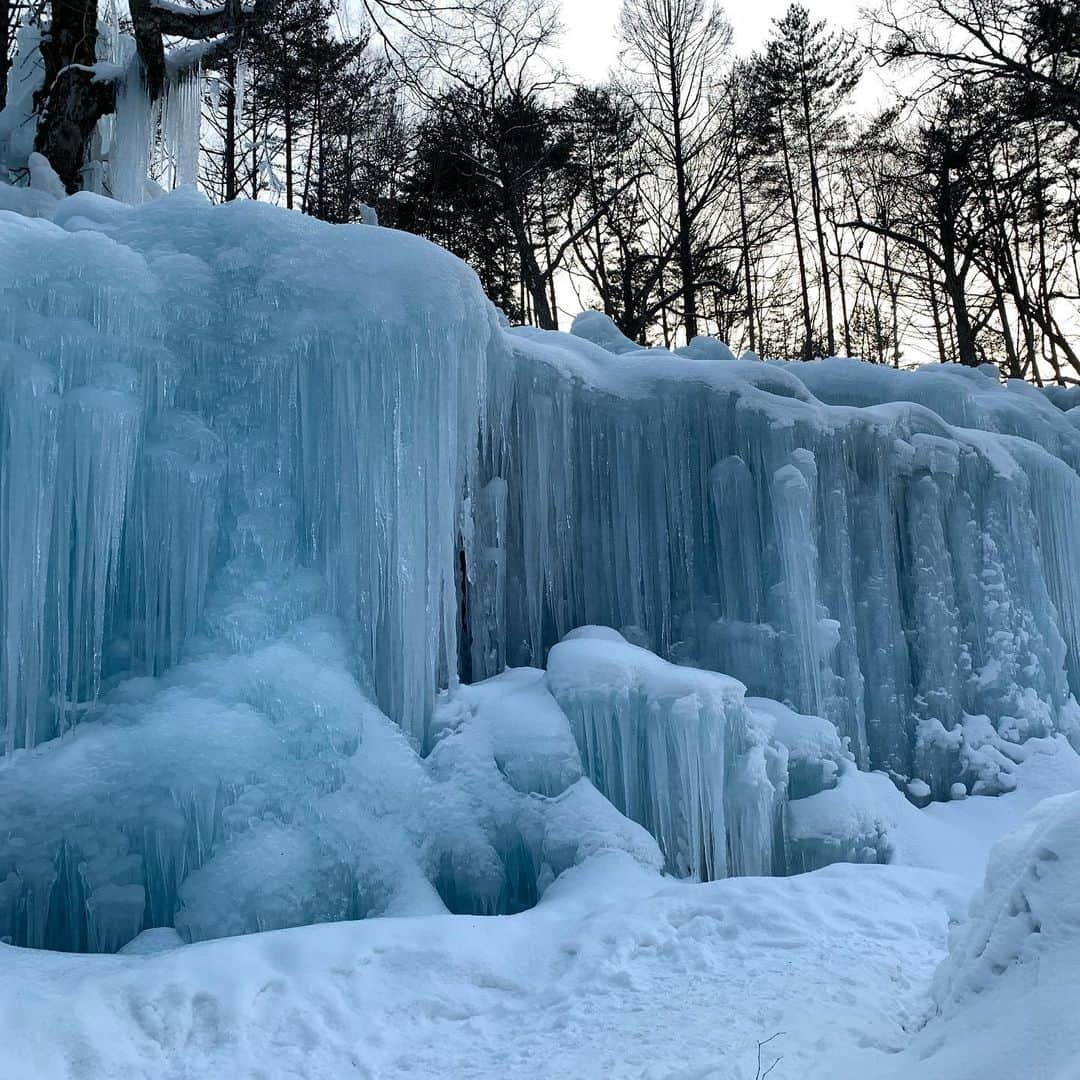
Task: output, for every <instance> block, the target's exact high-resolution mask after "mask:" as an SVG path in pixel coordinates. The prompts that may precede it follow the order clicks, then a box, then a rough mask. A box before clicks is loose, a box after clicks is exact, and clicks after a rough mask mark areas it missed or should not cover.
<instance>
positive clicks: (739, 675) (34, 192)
mask: <svg viewBox="0 0 1080 1080" xmlns="http://www.w3.org/2000/svg"><path fill="white" fill-rule="evenodd" d="M188 90H190V88H188ZM188 90H185V91H184V93H188ZM170 107H171V106H168V105H167V106H166V108H170ZM176 130H177V132H178V134H177V136H176V138H177V139H179V140H180V142H183V130H184V129H183V124H182V123H181V122H180V121H179V120H176ZM182 167H183V163H182V161H181V160H179V159H178V160H177V168H178V169H180V168H182ZM39 173H40V176H39V178H38V180H37V181H35V182H34V184H33V186H32V187H31V189H29V190H19V191H15V190H14V189H11V188H6V187H4V188H0V206H3V207H6V208H8V209H5V210H0V267H3V268H4V269H3V270H0V617H2V618H3V626H4V631H3V635H2V638H0V746H2V750H3V755H2V757H0V823H2V824H0V937H9V938H11V939H12V940H15V941H17V942H24V943H29V944H35V945H46V946H50V947H59V948H77V949H95V950H114V949H117V948H119V947H121V946H123V945H124V944H125V943H126V942H127V941H129V940H131V939H133V938H135V937H136V935H138V934H139V933H140V932H141V931H144V930H145V929H147V928H154V927H164V926H175V927H176V928H177V929H178V930H179V931H180V933H181V934H182V935H183V936H184V938H185V939H194V938H204V937H212V936H219V935H222V934H230V933H237V932H241V931H244V930H253V929H259V928H268V927H276V926H284V925H291V924H295V923H303V922H313V921H321V920H328V919H338V918H347V917H357V916H364V915H370V914H380V913H389V912H406V911H407V912H430V911H436V910H446V909H447V908H449V909H450V910H454V911H463V912H473V913H486V912H504V911H517V910H521V909H522V908H524V907H528V906H529V905H531V904H533V903H535V902H536V900H537V898H538V897H539V896H540V895H541V894H542V893H543V892H544V890H545V889H546V888H547V886H548V885H549V884H550V883H551V882H552V881H553V880H554V879H555V878H556V877H557V876H558V875H559V874H560V873H562V872H563V871H564V870H566V869H567V868H569V867H570V866H572V865H575V864H576V863H577V862H580V861H582V860H585V859H588V858H590V857H591V856H592V855H594V854H597V853H599V852H602V851H610V850H613V849H614V850H619V851H622V852H626V853H629V854H630V855H631V856H632V857H633V858H634V859H636V860H637V861H638V862H639V863H641V864H643V865H644V866H646V867H648V868H651V869H652V870H659V869H660V868H661V867H666V869H667V870H668V871H669V872H673V873H678V874H682V875H689V876H696V877H701V878H708V877H715V876H722V875H725V874H730V873H763V872H765V873H767V872H778V873H785V872H790V871H792V870H798V869H804V868H809V867H812V866H817V865H821V864H823V863H824V862H827V861H830V860H831V859H836V858H846V859H855V860H866V859H871V860H875V861H883V860H885V859H887V858H888V857H889V842H888V835H887V823H884V824H883V823H882V822H881V821H880V820H878V818H876V817H875V816H874V815H873V813H869V812H867V810H866V807H867V805H868V803H869V802H872V801H873V800H872V798H871V797H870V795H869V794H868V790H869V788H868V785H869V786H870V787H872V786H873V785H874V784H878V783H881V784H886V785H891V784H893V783H895V784H899V785H902V786H904V787H905V789H906V790H907V791H908V792H909V793H910V794H911V795H912V797H913V798H922V797H924V796H928V795H931V794H932V795H933V796H934V797H937V798H947V797H950V796H951V795H954V794H955V793H956V791H955V789H956V786H957V785H960V786H961V788H962V790H963V791H964V792H967V791H969V790H971V791H975V792H994V791H1000V790H1003V789H1006V788H1007V787H1008V786H1009V785H1010V783H1011V779H1010V773H1011V772H1012V770H1013V768H1014V764H1015V762H1016V761H1017V760H1019V759H1020V757H1021V756H1022V752H1021V750H1020V749H1019V746H1020V744H1021V743H1023V742H1024V741H1025V740H1027V739H1029V738H1031V737H1033V736H1043V735H1046V734H1049V733H1051V732H1065V733H1075V730H1076V720H1075V716H1076V713H1077V706H1076V702H1075V698H1074V694H1075V692H1076V690H1077V687H1078V685H1080V594H1078V592H1077V586H1076V584H1075V575H1072V574H1071V573H1070V563H1071V557H1070V556H1071V543H1072V539H1073V537H1074V536H1076V535H1080V498H1078V496H1080V490H1078V486H1077V485H1078V484H1080V477H1078V476H1077V473H1076V471H1075V470H1076V467H1077V466H1078V464H1080V431H1078V430H1077V428H1076V426H1075V425H1074V423H1073V422H1072V418H1071V417H1070V416H1069V414H1068V413H1066V412H1064V411H1062V410H1061V409H1059V408H1058V407H1057V406H1056V405H1055V404H1053V403H1052V402H1051V401H1050V400H1048V399H1047V398H1046V397H1044V396H1043V395H1041V394H1039V393H1038V392H1037V391H1035V390H1032V389H1029V388H1026V387H1022V386H1019V385H1014V384H1010V385H1008V386H1007V387H999V386H997V385H996V383H995V381H994V380H993V379H992V378H991V377H990V376H989V375H988V374H987V373H985V372H967V371H962V370H936V371H920V372H916V373H899V374H898V373H893V372H882V371H878V370H875V369H870V368H868V367H867V366H865V365H857V364H854V363H850V362H839V361H829V362H825V363H821V364H814V365H804V366H799V365H777V364H764V363H760V362H757V361H752V360H748V359H743V360H736V359H734V358H732V357H731V356H730V355H729V353H728V352H727V351H726V350H725V349H724V348H722V347H720V346H719V344H718V343H709V342H706V341H702V340H698V341H695V342H692V343H691V344H690V346H688V347H687V348H686V349H685V350H682V351H681V352H680V353H679V354H678V355H673V354H669V353H661V352H656V351H643V350H640V349H638V348H637V347H636V346H633V345H632V344H631V343H626V342H625V341H620V340H619V339H618V338H617V337H616V336H614V335H613V333H612V332H611V331H610V329H609V328H607V327H605V326H604V325H603V323H602V319H598V318H596V317H590V318H586V319H584V320H581V321H579V323H578V324H576V326H577V329H578V330H580V331H581V332H582V333H587V335H588V336H590V337H592V338H593V339H594V340H593V341H589V340H586V339H585V337H583V336H581V335H580V334H577V335H567V334H550V333H541V332H538V331H529V330H516V331H514V330H508V329H506V328H505V327H504V326H503V324H502V320H501V319H500V318H499V316H498V314H497V313H496V312H495V310H494V309H493V308H492V307H491V305H490V304H489V303H488V302H487V300H486V299H485V298H484V297H483V295H482V293H481V291H480V288H479V285H478V283H477V280H476V278H475V276H474V275H473V274H472V273H471V272H470V271H468V270H467V269H466V268H465V267H464V266H463V265H461V264H460V263H459V262H457V261H456V260H455V259H453V258H452V257H451V256H449V255H448V254H447V253H445V252H442V251H440V250H439V249H437V248H434V247H433V246H431V245H429V244H426V243H425V242H423V241H421V240H419V239H417V238H415V237H409V236H404V235H399V234H395V233H392V232H389V231H386V230H381V229H378V228H375V227H371V226H364V225H357V226H350V227H332V226H328V225H325V224H322V223H319V222H316V221H313V220H311V219H307V218H304V217H302V216H300V215H298V214H289V213H285V212H282V211H279V210H276V209H274V208H271V207H268V206H261V205H254V204H251V203H236V204H232V205H228V206H223V207H211V206H210V205H209V204H208V203H206V202H205V201H204V200H202V199H201V198H200V197H198V196H197V195H195V194H194V193H193V192H191V191H180V192H177V193H174V194H172V195H170V196H167V197H165V198H161V199H156V200H154V201H151V202H149V203H146V204H145V205H142V206H138V207H135V208H132V207H128V206H124V205H122V204H119V203H116V202H112V201H110V200H108V199H105V198H102V197H99V196H96V195H93V194H91V193H83V194H80V195H77V196H73V197H71V198H67V199H59V198H57V196H56V194H55V193H54V192H52V191H50V190H49V187H48V183H47V180H48V175H47V170H44V169H41V170H39ZM42 177H44V179H42ZM15 209H20V210H21V211H22V213H15V212H12V211H13V210H15ZM597 340H600V341H602V342H603V343H604V344H605V345H606V346H608V347H610V348H613V349H614V351H608V348H602V347H601V346H600V345H597V344H596V343H595V341H597ZM627 345H629V346H630V347H629V348H627V347H626V346H627ZM586 625H590V626H593V627H594V629H592V630H590V631H588V632H587V633H578V634H576V635H573V634H572V633H571V632H572V631H573V630H574V629H575V628H577V627H581V626H586ZM597 626H600V627H609V628H613V629H609V630H606V631H598V630H596V629H595V627H597ZM549 654H550V655H549ZM507 666H510V667H511V668H514V669H518V670H511V671H509V672H506V671H504V669H505V668H506V667H507ZM545 666H546V667H547V671H546V672H545V671H544V670H543V668H544V667H545ZM721 672H722V673H724V674H720V673H721ZM462 678H463V679H464V681H465V682H466V683H471V684H472V685H463V684H462V683H461V682H460V681H459V680H460V679H462ZM744 687H748V688H749V690H750V692H751V693H752V694H754V695H759V696H758V697H752V698H748V697H747V696H746V692H745V689H744ZM867 768H876V769H881V770H885V771H886V772H887V773H888V774H890V778H889V779H887V778H885V777H884V776H876V777H869V776H867V774H866V773H865V772H860V771H858V770H859V769H861V770H865V769H867ZM864 796H865V797H864ZM620 811H621V812H622V813H620ZM826 811H827V812H826ZM841 811H842V812H841ZM624 814H625V815H626V816H623V815H624ZM628 818H629V819H632V820H628ZM838 822H839V823H840V825H839V826H838V825H837V823H838ZM845 823H847V824H845ZM650 833H651V834H652V835H650Z"/></svg>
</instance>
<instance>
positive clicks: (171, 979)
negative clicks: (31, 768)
mask: <svg viewBox="0 0 1080 1080" xmlns="http://www.w3.org/2000/svg"><path fill="white" fill-rule="evenodd" d="M1047 751H1048V752H1046V753H1040V754H1036V755H1033V756H1032V757H1031V758H1030V759H1029V760H1028V761H1027V762H1026V763H1025V764H1024V765H1022V766H1021V767H1020V783H1019V785H1018V789H1017V791H1016V792H1014V793H1012V794H1009V795H1004V796H1000V797H997V798H991V797H972V798H969V799H966V800H963V801H960V802H953V803H948V804H935V805H933V806H932V807H930V808H929V809H928V810H922V811H920V810H915V809H914V808H909V811H910V812H909V813H906V814H904V815H902V816H903V820H902V821H901V823H900V825H899V829H898V833H897V839H898V851H899V852H900V856H899V857H900V858H902V859H903V860H904V861H905V862H906V863H907V865H890V866H877V865H871V866H866V865H854V864H836V865H833V866H829V867H826V868H825V869H823V870H819V871H815V872H814V873H810V874H802V875H799V876H796V877H790V878H757V877H748V878H731V879H727V880H724V881H717V882H711V883H708V884H692V883H686V882H682V881H676V880H672V879H657V878H656V876H655V875H654V874H652V873H650V872H648V871H646V870H644V869H643V868H642V867H641V866H640V865H639V864H638V863H636V862H634V861H633V860H632V859H631V858H630V857H629V856H627V855H625V854H622V853H615V852H612V853H608V854H601V855H597V856H594V857H593V858H591V859H589V860H588V861H586V862H585V863H584V864H583V865H581V866H579V867H576V868H574V869H572V870H569V871H567V872H566V873H564V874H563V875H562V876H561V877H560V878H559V879H558V881H556V882H555V883H554V884H553V885H552V886H551V887H550V888H549V889H548V891H547V892H546V893H545V895H544V897H543V898H542V900H541V901H540V903H539V904H538V905H537V906H536V907H535V908H533V909H531V910H529V911H526V912H523V913H521V914H519V915H510V916H495V917H487V918H483V917H468V916H450V915H436V916H431V917H426V918H385V919H369V920H366V921H363V922H346V923H335V924H329V925H321V926H308V927H301V928H297V929H290V930H280V931H274V932H271V933H264V934H254V935H249V936H246V937H237V938H227V939H223V940H218V941H210V942H203V943H199V944H193V945H182V946H181V945H177V940H176V939H175V937H174V936H172V934H171V932H170V931H148V932H147V933H146V934H145V935H144V936H143V937H142V938H139V939H136V942H135V943H133V946H132V947H129V950H128V954H127V955H117V956H72V955H65V954H56V953H49V952H42V951H35V950H24V949H13V948H4V949H2V950H0V971H2V972H3V975H2V977H0V1015H2V1016H3V1017H4V1037H3V1040H2V1041H0V1076H3V1077H4V1078H5V1080H51V1078H54V1077H55V1078H60V1077H63V1078H68V1077H70V1078H80V1080H83V1078H85V1080H91V1078H92V1080H109V1078H114V1077H115V1078H121V1077H123V1078H125V1080H128V1078H130V1080H135V1078H141V1077H154V1078H162V1077H165V1078H170V1080H171V1078H178V1080H179V1078H192V1080H194V1078H198V1080H209V1078H218V1077H231V1078H235V1080H239V1078H241V1077H245V1078H246V1077H252V1078H254V1077H265V1078H284V1077H303V1078H304V1080H309V1078H310V1080H314V1078H334V1080H337V1078H341V1077H350V1076H356V1077H371V1078H390V1077H416V1078H420V1077H440V1078H446V1077H454V1078H457V1077H462V1078H464V1077H477V1078H481V1077H482V1078H486V1080H494V1078H501V1077H510V1076H517V1077H527V1078H541V1077H550V1078H555V1077H598V1078H599V1077H609V1078H616V1077H626V1078H630V1077H648V1078H650V1080H677V1078H678V1080H691V1078H694V1080H751V1078H753V1077H755V1076H756V1075H757V1074H758V1043H759V1042H761V1043H764V1042H765V1040H770V1041H768V1042H767V1044H766V1045H764V1046H763V1047H762V1049H761V1063H762V1071H764V1069H766V1068H768V1067H769V1066H770V1065H772V1063H773V1062H774V1061H775V1059H776V1058H779V1059H780V1060H779V1062H778V1063H777V1064H776V1066H775V1068H774V1069H773V1071H772V1072H771V1073H770V1075H771V1076H773V1077H775V1078H779V1080H784V1078H788V1080H791V1078H798V1080H812V1078H820V1080H839V1078H851V1080H856V1078H868V1077H875V1078H877V1077H881V1078H885V1077H897V1078H899V1077H913V1076H918V1077H920V1078H921V1080H935V1078H941V1080H946V1078H948V1080H964V1078H968V1077H970V1078H972V1080H974V1078H976V1077H982V1078H985V1077H1021V1076H1022V1077H1025V1078H1031V1080H1035V1078H1039V1077H1045V1078H1047V1080H1050V1078H1053V1080H1067V1078H1069V1077H1072V1076H1076V1075H1080V1058H1078V1057H1077V1056H1076V1055H1077V1054H1078V1053H1080V1047H1078V1045H1077V1029H1076V1025H1075V1006H1076V1003H1077V1001H1078V1000H1080V966H1078V965H1077V964H1076V961H1077V960H1080V949H1078V948H1077V947H1076V943H1075V942H1074V947H1073V951H1072V953H1071V955H1068V954H1064V955H1062V954H1057V955H1051V956H1045V957H1043V958H1042V959H1041V961H1040V962H1041V963H1042V964H1043V965H1044V967H1045V969H1046V971H1047V972H1052V973H1053V978H1054V981H1052V982H1049V983H1048V984H1045V985H1044V984H1042V983H1040V979H1039V971H1038V965H1036V969H1035V970H1034V971H1033V970H1032V968H1031V965H1030V963H1029V964H1028V965H1027V969H1026V970H1025V969H1024V966H1023V965H1020V967H1021V970H1020V971H1014V970H1012V969H1009V970H1006V971H1005V972H1003V973H1000V974H999V976H998V977H997V981H998V982H1000V984H1001V985H1000V986H996V985H990V986H989V987H988V988H987V989H985V990H984V991H983V992H982V993H980V994H976V995H975V996H974V997H973V998H972V999H971V1000H966V1001H963V1002H962V1003H961V1004H959V1005H957V1006H955V1007H953V1008H952V1009H951V1011H947V1012H946V1013H945V1015H942V1016H937V1015H935V1011H936V1007H935V999H934V998H933V997H932V995H931V981H932V978H933V975H934V972H935V969H936V968H937V966H938V964H939V963H940V961H941V960H942V958H943V956H944V955H945V950H946V947H947V930H948V923H949V921H950V920H956V919H960V918H962V917H963V916H964V915H965V913H966V909H967V906H968V902H969V899H970V896H971V894H972V892H973V890H975V888H976V887H977V886H978V885H979V882H980V879H981V873H977V870H976V868H977V867H979V865H980V864H982V863H984V862H985V859H986V855H987V852H988V849H989V848H990V846H991V845H992V844H993V842H994V841H995V840H996V839H997V837H998V836H999V835H1000V833H1001V832H1002V831H1003V830H1006V829H1007V828H1008V827H1009V826H1011V825H1012V824H1014V823H1015V822H1016V821H1017V820H1018V819H1019V818H1021V817H1022V815H1023V814H1024V813H1025V812H1026V811H1027V810H1028V809H1029V808H1030V807H1031V806H1032V805H1033V804H1035V803H1036V802H1038V801H1039V800H1040V799H1041V798H1043V797H1044V796H1047V795H1052V794H1055V793H1057V792H1060V791H1069V790H1074V789H1077V788H1080V757H1078V756H1077V755H1076V754H1075V753H1074V752H1073V751H1072V750H1071V749H1069V748H1068V746H1067V745H1066V744H1065V743H1064V742H1063V741H1060V742H1058V743H1057V744H1055V746H1054V747H1052V748H1051V747H1047ZM1055 751H1056V752H1055ZM1076 820H1080V818H1076V819H1074V823H1075V821H1076ZM1074 831H1075V830H1074ZM1070 873H1071V875H1072V876H1071V883H1072V885H1076V884H1078V875H1077V872H1076V868H1075V866H1071V868H1070ZM1064 914H1065V915H1066V916H1067V915H1068V914H1069V912H1068V911H1065V912H1064ZM1073 930H1074V933H1075V934H1076V937H1077V940H1080V927H1074V928H1073ZM136 948H145V949H146V950H147V951H146V952H145V953H141V954H139V953H135V954H132V953H134V952H135V949H136ZM154 949H162V950H167V951H152V950H154ZM1004 1062H1008V1063H1009V1064H1008V1065H1007V1066H1006V1065H1004V1064H1003V1063H1004Z"/></svg>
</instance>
